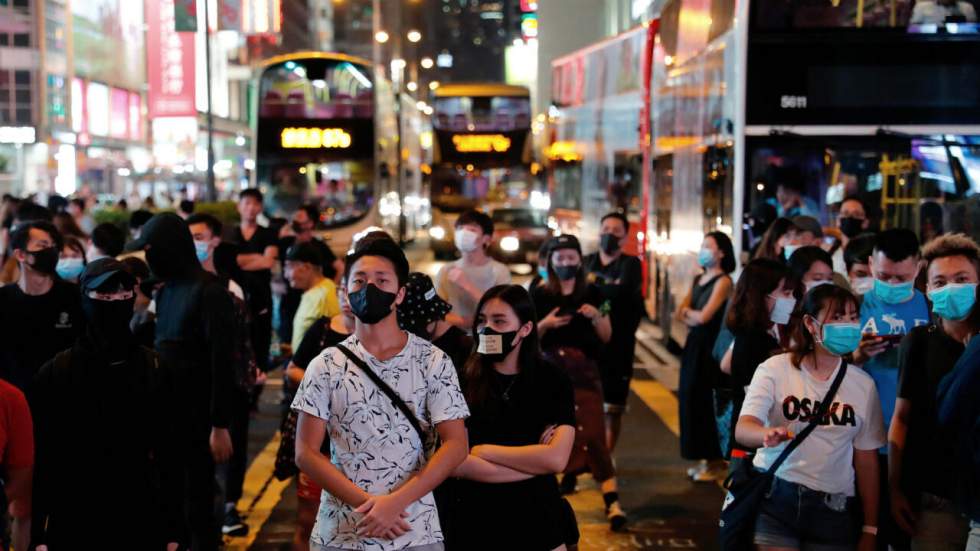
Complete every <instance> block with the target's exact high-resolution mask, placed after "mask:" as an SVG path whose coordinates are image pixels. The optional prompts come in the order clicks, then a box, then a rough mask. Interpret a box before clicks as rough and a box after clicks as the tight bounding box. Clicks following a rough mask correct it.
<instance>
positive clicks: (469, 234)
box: [454, 230, 480, 253]
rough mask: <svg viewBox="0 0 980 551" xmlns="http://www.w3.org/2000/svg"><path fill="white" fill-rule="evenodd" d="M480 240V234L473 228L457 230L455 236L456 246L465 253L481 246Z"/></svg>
mask: <svg viewBox="0 0 980 551" xmlns="http://www.w3.org/2000/svg"><path fill="white" fill-rule="evenodd" d="M479 240H480V236H479V235H477V234H476V232H474V231H471V230H456V235H455V236H454V241H455V242H456V248H457V249H459V250H460V251H462V252H464V253H470V252H473V251H475V250H476V249H477V247H478V246H479V244H478V243H477V241H479Z"/></svg>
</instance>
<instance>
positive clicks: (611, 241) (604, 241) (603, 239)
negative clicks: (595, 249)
mask: <svg viewBox="0 0 980 551" xmlns="http://www.w3.org/2000/svg"><path fill="white" fill-rule="evenodd" d="M599 248H600V249H602V252H604V253H606V254H614V253H615V252H616V251H618V250H619V237H617V236H615V235H613V234H611V233H604V234H602V235H601V236H600V237H599Z"/></svg>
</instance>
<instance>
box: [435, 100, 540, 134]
mask: <svg viewBox="0 0 980 551" xmlns="http://www.w3.org/2000/svg"><path fill="white" fill-rule="evenodd" d="M433 107H434V109H435V118H434V119H433V120H432V127H433V128H435V129H436V130H449V131H454V132H509V131H512V130H522V129H527V128H529V127H530V125H531V101H530V99H529V98H526V97H507V96H476V97H473V96H453V97H444V98H436V100H435V102H434V106H433Z"/></svg>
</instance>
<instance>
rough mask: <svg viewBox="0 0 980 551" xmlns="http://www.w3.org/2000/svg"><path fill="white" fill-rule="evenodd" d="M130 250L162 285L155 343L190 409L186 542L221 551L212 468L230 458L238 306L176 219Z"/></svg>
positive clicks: (186, 418) (152, 228)
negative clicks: (143, 255)
mask: <svg viewBox="0 0 980 551" xmlns="http://www.w3.org/2000/svg"><path fill="white" fill-rule="evenodd" d="M130 248H131V249H143V250H145V251H146V261H147V264H149V266H150V270H151V272H152V273H153V276H154V277H155V278H156V279H158V280H160V281H162V282H163V285H162V287H161V288H160V289H159V290H158V291H157V292H156V294H155V300H156V316H157V318H156V343H155V344H156V349H157V352H158V353H159V354H160V357H161V358H162V359H163V360H164V361H165V362H168V363H172V364H173V365H174V367H175V380H176V387H177V393H178V400H179V402H180V403H181V404H186V407H184V408H182V411H183V412H185V415H183V416H182V418H181V422H182V423H183V426H182V430H181V432H180V434H182V435H185V436H184V442H183V444H184V445H185V446H186V449H187V452H186V453H187V455H186V457H184V458H183V459H184V461H183V464H184V465H185V470H186V476H185V479H184V484H185V487H184V492H185V493H184V497H185V513H186V515H187V523H188V530H189V532H190V542H189V543H190V545H191V549H194V550H195V551H196V550H199V549H200V550H211V549H216V548H217V547H218V545H219V543H220V541H221V532H220V518H221V516H223V515H224V503H223V496H222V495H221V493H222V492H220V491H219V490H218V488H217V487H216V485H215V464H216V463H224V462H225V461H227V460H228V459H229V458H230V457H231V454H232V444H231V435H230V434H229V432H228V427H229V424H230V422H231V415H232V401H231V395H232V392H233V390H234V386H233V385H234V384H235V372H234V365H235V364H234V360H233V356H234V329H233V328H234V327H235V324H234V306H233V304H232V301H231V296H230V295H229V294H228V291H227V289H226V288H225V287H224V285H222V283H221V281H220V279H219V278H218V277H217V276H215V275H214V274H211V273H208V272H206V271H205V270H204V269H203V268H202V267H201V263H200V262H199V261H198V259H197V253H196V251H195V248H194V241H193V239H192V237H191V232H190V230H189V229H188V227H187V224H186V223H185V222H184V221H183V220H181V219H180V217H178V216H177V215H176V214H173V213H162V214H157V215H156V216H154V217H153V218H151V219H150V221H149V222H147V223H146V225H145V226H143V229H142V231H141V232H140V238H139V239H136V240H135V241H133V242H132V243H131V244H130Z"/></svg>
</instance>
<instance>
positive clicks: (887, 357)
mask: <svg viewBox="0 0 980 551" xmlns="http://www.w3.org/2000/svg"><path fill="white" fill-rule="evenodd" d="M928 324H929V305H928V304H927V303H926V297H925V296H924V295H923V294H922V293H920V292H919V291H914V294H913V295H912V298H911V299H909V300H907V301H905V302H901V303H899V304H887V303H885V302H884V301H883V300H881V299H880V298H878V295H876V294H875V293H874V291H872V292H870V293H868V294H866V295H864V301H863V302H862V303H861V332H862V333H870V334H872V335H906V334H908V332H909V331H911V330H912V328H913V327H918V326H919V325H928ZM864 370H865V371H867V372H868V375H871V378H872V379H874V382H875V386H876V387H877V388H878V396H879V398H881V413H882V415H883V416H884V418H885V431H886V434H887V431H888V429H889V426H890V425H891V421H892V414H893V413H895V400H896V398H897V397H898V345H897V343H896V345H895V346H892V347H889V348H888V349H887V350H885V351H884V352H882V353H881V354H878V355H877V356H875V357H873V358H871V359H870V360H868V361H867V362H865V364H864ZM887 451H888V448H882V450H881V452H882V453H887Z"/></svg>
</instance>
